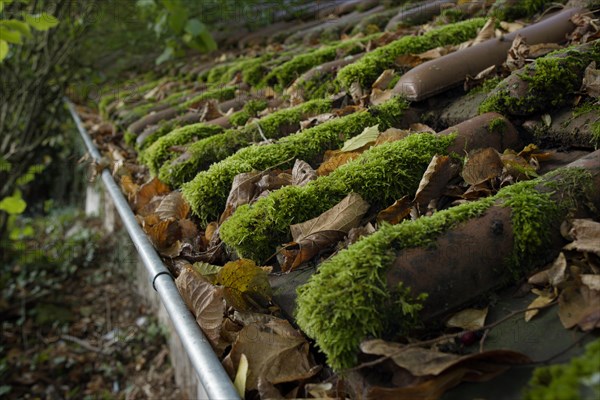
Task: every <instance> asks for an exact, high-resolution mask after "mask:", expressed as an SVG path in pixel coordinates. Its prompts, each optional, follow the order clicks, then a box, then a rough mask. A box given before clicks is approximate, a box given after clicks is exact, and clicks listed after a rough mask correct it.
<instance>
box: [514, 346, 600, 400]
mask: <svg viewBox="0 0 600 400" xmlns="http://www.w3.org/2000/svg"><path fill="white" fill-rule="evenodd" d="M599 378H600V339H596V340H595V341H593V342H592V343H590V344H588V345H587V346H586V349H585V353H584V354H583V355H582V356H580V357H575V358H573V359H572V360H571V361H569V362H568V363H566V364H555V365H550V366H547V367H539V368H536V369H535V371H534V372H533V377H532V378H531V380H530V381H529V385H528V387H527V389H526V391H525V394H524V397H523V398H524V399H525V400H572V399H597V398H600V379H599Z"/></svg>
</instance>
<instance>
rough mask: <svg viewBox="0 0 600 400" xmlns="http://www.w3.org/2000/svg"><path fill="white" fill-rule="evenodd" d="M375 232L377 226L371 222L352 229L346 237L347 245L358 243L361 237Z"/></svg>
mask: <svg viewBox="0 0 600 400" xmlns="http://www.w3.org/2000/svg"><path fill="white" fill-rule="evenodd" d="M374 232H375V227H374V226H373V225H372V224H371V223H370V222H369V223H368V224H366V225H364V226H359V227H358V228H352V229H350V232H348V237H347V239H346V243H345V247H348V246H350V245H351V244H353V243H356V242H357V241H358V239H360V238H361V237H363V236H368V235H370V234H371V233H374Z"/></svg>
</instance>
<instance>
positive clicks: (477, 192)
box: [461, 181, 492, 200]
mask: <svg viewBox="0 0 600 400" xmlns="http://www.w3.org/2000/svg"><path fill="white" fill-rule="evenodd" d="M491 194H492V189H491V188H490V185H489V181H486V182H481V183H478V184H477V185H471V186H469V188H468V189H467V190H466V191H465V192H464V193H463V194H462V195H461V197H462V198H463V199H465V200H476V199H480V198H482V197H488V196H489V195H491Z"/></svg>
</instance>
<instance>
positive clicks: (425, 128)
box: [408, 122, 435, 134]
mask: <svg viewBox="0 0 600 400" xmlns="http://www.w3.org/2000/svg"><path fill="white" fill-rule="evenodd" d="M408 129H409V130H410V131H411V132H427V133H433V134H435V130H434V129H433V128H432V127H430V126H429V125H425V124H422V123H420V122H415V123H412V124H410V125H409V127H408Z"/></svg>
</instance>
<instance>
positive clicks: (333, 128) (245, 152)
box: [182, 98, 408, 223]
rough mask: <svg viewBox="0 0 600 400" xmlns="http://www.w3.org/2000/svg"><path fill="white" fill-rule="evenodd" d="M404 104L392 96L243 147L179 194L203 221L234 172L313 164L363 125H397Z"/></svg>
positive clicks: (217, 208)
mask: <svg viewBox="0 0 600 400" xmlns="http://www.w3.org/2000/svg"><path fill="white" fill-rule="evenodd" d="M407 107H408V103H407V102H406V101H405V100H402V99H400V98H394V99H391V100H389V101H388V102H387V103H386V107H382V106H380V107H376V108H373V109H372V110H370V111H360V112H357V113H354V114H351V115H347V116H345V117H341V118H337V119H333V120H330V121H327V122H324V123H322V124H321V125H317V126H315V127H313V128H310V129H306V130H304V131H302V132H299V133H296V134H294V135H290V136H287V137H285V138H283V139H281V140H279V141H278V142H277V143H274V144H270V145H264V146H250V147H246V148H244V149H242V150H240V151H238V152H237V153H236V154H234V155H232V156H231V157H229V158H227V159H225V160H223V161H221V162H219V163H217V164H214V165H212V166H211V167H210V169H209V170H208V171H203V172H200V173H199V174H198V175H197V176H196V177H195V178H194V180H192V181H191V182H189V183H187V184H185V185H183V188H182V191H183V195H184V197H185V198H186V200H187V201H188V202H189V203H190V205H191V207H192V210H193V211H194V213H195V214H196V215H197V216H198V217H199V218H200V220H201V221H202V222H203V223H206V222H208V221H211V220H214V219H216V218H217V217H218V216H219V213H220V212H221V211H222V210H223V209H224V207H225V202H226V200H227V195H228V193H229V190H230V189H231V183H232V182H233V178H234V177H235V176H236V175H237V174H240V173H242V172H250V171H252V170H259V171H262V170H265V169H267V168H271V167H274V166H278V167H280V168H287V167H291V166H292V165H293V163H294V160H295V159H302V160H305V161H306V162H309V163H315V162H316V161H317V160H319V158H320V157H321V155H322V154H323V152H324V151H325V150H329V149H337V148H339V147H340V146H342V145H343V143H344V142H345V141H346V140H347V139H349V138H351V137H353V136H356V135H358V134H359V133H361V132H362V131H363V129H364V128H366V127H369V126H373V125H376V124H380V125H379V128H380V129H387V128H389V127H390V126H395V125H397V124H398V123H399V122H400V118H398V120H396V121H393V122H394V125H391V124H390V121H391V119H392V116H398V115H401V114H402V112H403V110H406V108H407Z"/></svg>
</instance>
